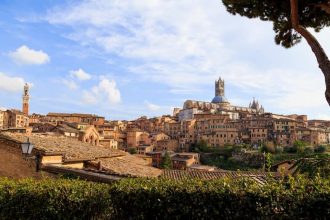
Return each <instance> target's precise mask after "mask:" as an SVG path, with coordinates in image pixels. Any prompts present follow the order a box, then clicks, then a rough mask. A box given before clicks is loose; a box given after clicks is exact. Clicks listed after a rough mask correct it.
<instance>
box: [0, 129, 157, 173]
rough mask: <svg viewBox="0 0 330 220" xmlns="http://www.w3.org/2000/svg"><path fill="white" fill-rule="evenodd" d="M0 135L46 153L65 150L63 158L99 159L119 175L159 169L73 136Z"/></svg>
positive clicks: (103, 164) (124, 153)
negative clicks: (27, 143)
mask: <svg viewBox="0 0 330 220" xmlns="http://www.w3.org/2000/svg"><path fill="white" fill-rule="evenodd" d="M0 136H4V137H6V138H10V139H13V140H16V141H19V142H26V141H27V137H29V141H30V142H31V143H32V144H33V145H34V146H35V148H36V149H37V150H41V151H44V152H47V153H50V152H65V160H79V159H90V160H91V161H92V163H98V162H99V161H101V163H102V168H103V169H105V170H108V171H111V172H114V173H117V174H119V175H128V176H141V177H142V176H149V177H155V176H158V175H160V174H161V170H159V169H157V168H153V167H150V166H147V165H146V164H147V162H146V161H145V160H144V159H142V158H138V157H136V156H133V155H130V154H128V153H126V152H124V151H121V150H116V149H109V148H104V147H101V146H93V145H90V144H88V143H84V142H81V141H78V140H77V139H74V138H68V137H63V136H53V135H41V134H31V135H29V136H26V135H24V134H18V133H9V132H3V133H0Z"/></svg>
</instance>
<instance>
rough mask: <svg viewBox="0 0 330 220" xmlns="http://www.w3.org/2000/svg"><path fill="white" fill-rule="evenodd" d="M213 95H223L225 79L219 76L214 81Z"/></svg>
mask: <svg viewBox="0 0 330 220" xmlns="http://www.w3.org/2000/svg"><path fill="white" fill-rule="evenodd" d="M215 96H225V81H224V80H222V79H221V77H219V79H218V80H216V81H215Z"/></svg>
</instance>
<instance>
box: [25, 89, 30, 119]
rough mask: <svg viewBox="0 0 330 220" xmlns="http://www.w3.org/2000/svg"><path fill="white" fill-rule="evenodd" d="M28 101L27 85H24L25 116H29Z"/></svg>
mask: <svg viewBox="0 0 330 220" xmlns="http://www.w3.org/2000/svg"><path fill="white" fill-rule="evenodd" d="M29 100H30V96H29V85H28V84H27V83H25V86H24V93H23V113H24V114H25V115H27V116H28V115H29Z"/></svg>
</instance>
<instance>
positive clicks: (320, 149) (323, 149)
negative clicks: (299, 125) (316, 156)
mask: <svg viewBox="0 0 330 220" xmlns="http://www.w3.org/2000/svg"><path fill="white" fill-rule="evenodd" d="M314 151H315V153H324V152H326V151H327V147H326V146H323V145H319V146H317V147H316V148H315V149H314Z"/></svg>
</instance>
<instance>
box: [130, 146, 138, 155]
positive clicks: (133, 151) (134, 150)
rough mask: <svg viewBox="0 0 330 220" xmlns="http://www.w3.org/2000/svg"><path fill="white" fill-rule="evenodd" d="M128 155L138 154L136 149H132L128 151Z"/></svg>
mask: <svg viewBox="0 0 330 220" xmlns="http://www.w3.org/2000/svg"><path fill="white" fill-rule="evenodd" d="M128 153H130V154H136V153H137V150H136V148H134V147H132V148H130V149H128Z"/></svg>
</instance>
